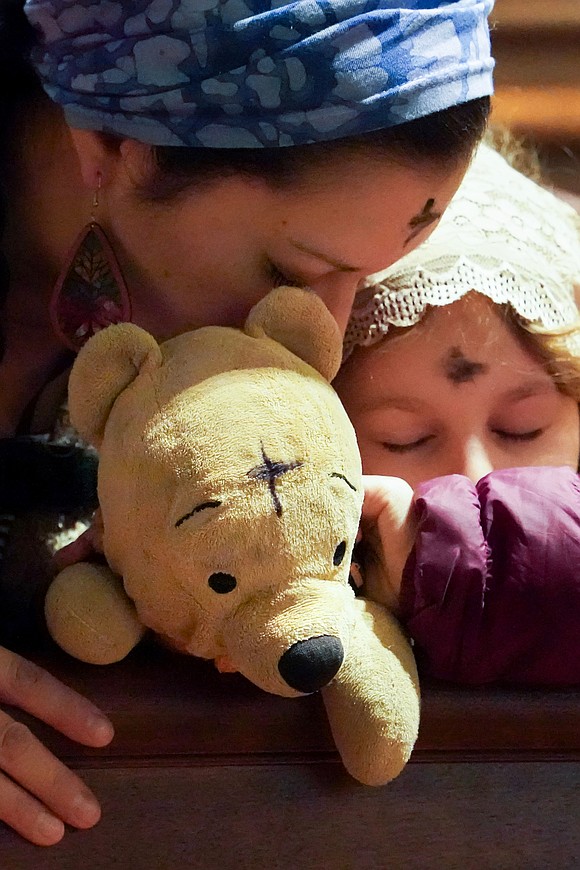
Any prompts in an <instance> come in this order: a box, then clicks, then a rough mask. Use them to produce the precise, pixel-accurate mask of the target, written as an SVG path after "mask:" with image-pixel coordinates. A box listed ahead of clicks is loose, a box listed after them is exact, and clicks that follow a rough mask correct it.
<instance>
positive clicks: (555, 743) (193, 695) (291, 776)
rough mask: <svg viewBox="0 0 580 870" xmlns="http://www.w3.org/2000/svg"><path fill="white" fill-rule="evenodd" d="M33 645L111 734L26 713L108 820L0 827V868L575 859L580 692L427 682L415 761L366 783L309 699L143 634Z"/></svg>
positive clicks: (579, 833)
mask: <svg viewBox="0 0 580 870" xmlns="http://www.w3.org/2000/svg"><path fill="white" fill-rule="evenodd" d="M34 657H35V658H36V659H37V661H39V662H40V663H42V664H45V665H46V666H48V667H49V669H50V670H51V671H52V672H53V673H56V674H57V675H58V676H60V677H61V678H63V679H64V680H66V681H67V682H68V683H70V684H72V685H74V686H75V687H77V688H78V689H80V690H81V691H83V692H84V693H85V694H87V695H88V696H89V697H91V698H92V699H93V700H94V701H95V702H96V703H98V704H99V705H100V706H101V707H102V708H103V709H105V710H106V711H107V712H108V713H109V714H110V716H111V718H112V719H113V721H114V724H115V726H116V737H115V740H114V741H113V743H112V744H111V746H110V747H109V748H107V749H104V750H90V749H84V748H82V747H77V746H76V745H74V744H72V743H70V742H69V741H68V740H66V739H65V738H61V737H59V736H57V735H54V734H52V733H50V732H49V729H40V728H38V727H36V726H35V730H36V732H37V733H41V734H42V736H43V737H44V739H45V740H46V741H47V742H48V743H49V745H50V746H51V747H52V748H54V749H55V751H57V752H58V753H59V755H60V756H61V757H63V758H65V759H66V760H67V762H68V763H69V764H71V765H72V766H73V767H75V768H76V769H78V770H79V771H80V773H81V775H82V776H83V778H84V779H85V780H86V781H87V782H88V783H89V784H90V785H91V787H92V788H93V789H94V790H95V792H96V793H97V794H98V795H99V798H100V799H101V801H102V804H103V810H104V814H103V819H102V821H101V823H100V824H99V825H98V826H97V827H96V828H95V829H93V830H92V831H87V832H72V831H71V832H69V833H68V834H67V836H66V837H65V839H64V841H63V842H62V843H61V844H59V845H58V846H56V847H52V848H50V849H40V848H38V847H34V846H31V845H29V844H27V843H24V842H23V841H21V840H20V839H19V838H18V837H17V836H16V835H14V834H13V833H12V832H10V831H8V830H6V829H2V830H0V868H1V870H81V868H83V870H84V868H90V870H109V868H117V867H118V868H127V870H173V868H179V870H181V868H202V870H206V868H207V870H214V868H220V870H221V868H224V870H227V868H232V870H234V868H236V870H241V868H249V870H253V868H280V870H286V868H288V870H290V868H333V870H335V868H338V870H341V868H344V870H348V868H353V870H354V868H357V870H360V868H362V870H366V868H368V870H371V868H372V870H375V868H376V870H381V868H399V867H400V868H415V867H416V868H455V867H458V868H459V867H461V868H471V867H473V868H490V870H491V868H493V870H496V868H520V867H521V868H526V870H527V868H542V870H543V868H550V870H552V868H554V870H560V868H562V870H563V868H568V867H575V866H579V865H578V861H579V860H580V797H579V791H580V789H579V774H580V692H577V691H574V690H569V691H517V690H508V689H496V688H493V689H483V690H482V689H473V690H472V689H458V688H455V687H447V686H429V687H426V689H425V692H424V701H423V716H422V726H421V735H420V739H419V742H418V744H417V748H416V750H415V752H414V755H413V758H412V761H411V763H410V764H409V765H408V767H407V769H406V770H405V771H404V773H403V774H402V775H401V776H400V777H399V778H398V779H397V780H396V781H395V782H394V783H392V784H391V785H389V786H386V787H384V788H381V789H371V788H367V787H364V786H361V785H359V784H357V783H356V782H354V781H353V780H352V779H351V778H350V777H349V776H348V775H347V774H346V773H345V772H344V770H343V768H342V766H341V764H340V761H339V759H338V757H337V755H336V753H335V751H334V749H333V746H332V740H331V737H330V734H329V730H328V726H327V723H326V719H325V716H324V709H323V706H322V704H321V701H320V698H319V697H318V696H311V697H307V698H301V699H291V700H289V699H282V698H277V697H274V696H271V695H267V694H265V693H263V692H261V691H260V690H258V689H255V688H254V687H253V686H251V685H249V684H248V683H247V682H246V681H245V680H243V678H241V677H239V676H237V675H229V674H227V675H224V674H222V675H220V674H218V673H217V672H216V671H215V670H214V668H213V666H212V665H211V664H209V663H205V662H201V661H198V660H195V659H190V658H186V657H183V656H178V655H174V654H172V653H168V652H166V651H164V650H159V649H154V648H151V647H147V646H144V647H142V648H141V649H139V650H137V651H136V652H135V653H134V654H133V655H132V656H131V657H130V658H129V659H127V660H126V661H125V662H123V663H121V664H119V665H114V666H111V667H108V668H105V667H104V668H98V667H91V666H89V665H81V664H79V663H76V662H73V661H71V660H70V659H68V658H67V657H66V656H64V655H61V654H60V653H58V652H56V651H54V650H52V651H49V652H45V653H42V654H40V653H37V654H35V655H34Z"/></svg>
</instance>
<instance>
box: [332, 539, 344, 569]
mask: <svg viewBox="0 0 580 870" xmlns="http://www.w3.org/2000/svg"><path fill="white" fill-rule="evenodd" d="M345 553H346V541H341V542H340V544H339V545H338V547H337V548H336V550H335V551H334V556H333V557H332V564H333V565H340V563H341V562H342V560H343V559H344V554H345Z"/></svg>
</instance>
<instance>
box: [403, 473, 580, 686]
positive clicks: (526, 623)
mask: <svg viewBox="0 0 580 870" xmlns="http://www.w3.org/2000/svg"><path fill="white" fill-rule="evenodd" d="M416 511H417V519H418V523H419V531H418V536H417V542H416V545H415V548H414V550H413V552H412V553H411V556H410V557H409V560H408V562H407V565H406V567H405V570H404V573H403V582H402V587H401V613H402V620H403V622H404V624H405V625H406V626H407V628H408V630H409V632H410V634H411V636H412V637H413V638H414V640H415V650H416V653H417V655H418V658H419V661H420V664H421V667H422V670H423V672H425V673H428V674H431V675H432V676H435V677H438V678H440V679H445V680H452V681H454V682H461V683H474V684H477V683H488V682H492V681H494V682H498V681H499V682H506V683H515V684H537V685H561V684H578V683H580V655H579V654H578V653H579V625H580V572H579V570H578V566H579V565H580V481H579V478H578V475H577V474H576V472H574V471H572V470H571V469H569V468H548V467H546V468H513V469H507V470H502V471H495V472H492V473H491V474H488V475H487V476H486V477H484V478H482V479H481V480H480V481H479V483H477V484H476V485H474V484H472V483H471V482H470V481H469V480H468V479H467V478H465V477H462V476H461V475H450V476H449V477H441V478H437V479H436V480H433V481H429V482H428V483H425V484H422V485H421V487H420V488H419V491H418V497H417V502H416Z"/></svg>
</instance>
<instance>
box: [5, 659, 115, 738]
mask: <svg viewBox="0 0 580 870" xmlns="http://www.w3.org/2000/svg"><path fill="white" fill-rule="evenodd" d="M0 700H2V701H4V702H5V703H7V704H11V705H13V706H15V707H19V708H20V709H22V710H26V711H27V713H30V714H32V715H33V716H35V717H36V718H37V719H41V720H42V721H43V722H46V723H47V724H48V725H51V726H52V727H53V728H56V729H57V730H58V731H61V732H62V733H63V734H66V735H67V737H70V738H71V739H72V740H77V741H78V742H79V743H84V744H85V745H87V746H106V744H107V743H109V742H110V741H111V739H112V737H113V726H112V725H111V722H110V721H109V720H108V719H107V717H106V716H105V715H104V714H103V713H101V711H100V710H99V709H98V708H97V707H95V705H94V704H91V702H90V701H88V700H87V699H86V698H83V697H82V695H79V694H78V693H77V692H75V691H74V690H73V689H70V688H69V687H68V686H65V685H64V683H61V682H60V681H59V680H57V679H56V678H55V677H53V676H51V675H50V674H49V673H48V672H47V671H45V670H43V668H40V667H38V665H35V664H33V663H32V662H29V661H28V660H27V659H24V658H22V657H21V656H19V655H17V654H16V653H13V652H10V650H7V649H4V648H2V647H0Z"/></svg>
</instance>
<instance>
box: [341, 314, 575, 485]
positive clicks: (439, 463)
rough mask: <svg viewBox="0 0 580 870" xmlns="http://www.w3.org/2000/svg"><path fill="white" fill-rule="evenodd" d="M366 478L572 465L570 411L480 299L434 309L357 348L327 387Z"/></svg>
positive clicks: (413, 480) (569, 402) (570, 404)
mask: <svg viewBox="0 0 580 870" xmlns="http://www.w3.org/2000/svg"><path fill="white" fill-rule="evenodd" d="M335 387H336V389H337V390H338V393H339V395H340V397H341V398H342V400H343V402H344V404H345V406H346V410H347V412H348V413H349V415H350V418H351V420H352V421H353V424H354V427H355V429H356V432H357V435H358V439H359V444H360V450H361V454H362V461H363V469H364V472H365V473H366V474H383V475H393V476H396V477H402V478H404V479H405V480H407V481H408V483H410V484H411V486H413V487H414V486H416V485H417V484H418V483H420V482H421V481H424V480H429V479H431V478H434V477H439V476H442V475H446V474H463V475H466V476H467V477H469V478H471V480H473V481H474V482H476V481H477V480H479V479H480V478H481V477H483V476H484V475H485V474H487V473H488V472H490V471H492V470H494V469H500V468H510V467H515V466H524V465H528V466H530V465H568V466H570V467H572V468H574V469H576V468H577V467H578V454H579V449H580V434H579V418H578V405H577V403H576V401H575V400H574V399H572V398H571V397H570V396H565V395H564V394H563V393H561V392H559V391H558V390H557V388H556V386H555V384H554V382H553V381H552V379H551V377H550V376H549V375H548V374H547V373H546V372H545V371H544V368H543V367H542V365H541V364H540V363H539V362H537V361H536V360H535V359H534V358H533V357H532V356H531V355H530V354H529V353H528V352H527V351H526V350H524V348H523V347H522V346H521V345H520V343H519V342H518V340H517V339H516V338H515V337H514V335H513V334H512V332H511V331H510V330H509V329H508V327H507V326H506V325H505V324H504V322H503V321H502V319H501V315H500V314H498V312H497V310H494V309H493V306H492V305H491V304H490V303H489V302H487V300H485V299H484V298H481V297H477V298H475V299H474V298H473V297H465V298H464V299H462V300H460V301H459V302H456V303H454V304H453V305H451V306H447V307H446V308H443V309H436V310H434V311H432V312H431V314H430V315H429V317H427V318H426V319H425V321H423V322H422V323H419V324H418V325H417V326H416V327H413V328H411V329H409V330H408V332H404V333H403V334H402V335H400V336H399V337H397V338H394V339H392V340H386V341H384V342H382V343H381V344H378V345H375V346H374V347H370V348H358V349H357V350H356V351H355V353H354V354H353V355H352V357H350V359H349V360H348V361H347V363H346V364H345V366H344V367H343V369H342V370H341V372H340V373H339V375H338V378H337V379H336V381H335Z"/></svg>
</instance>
